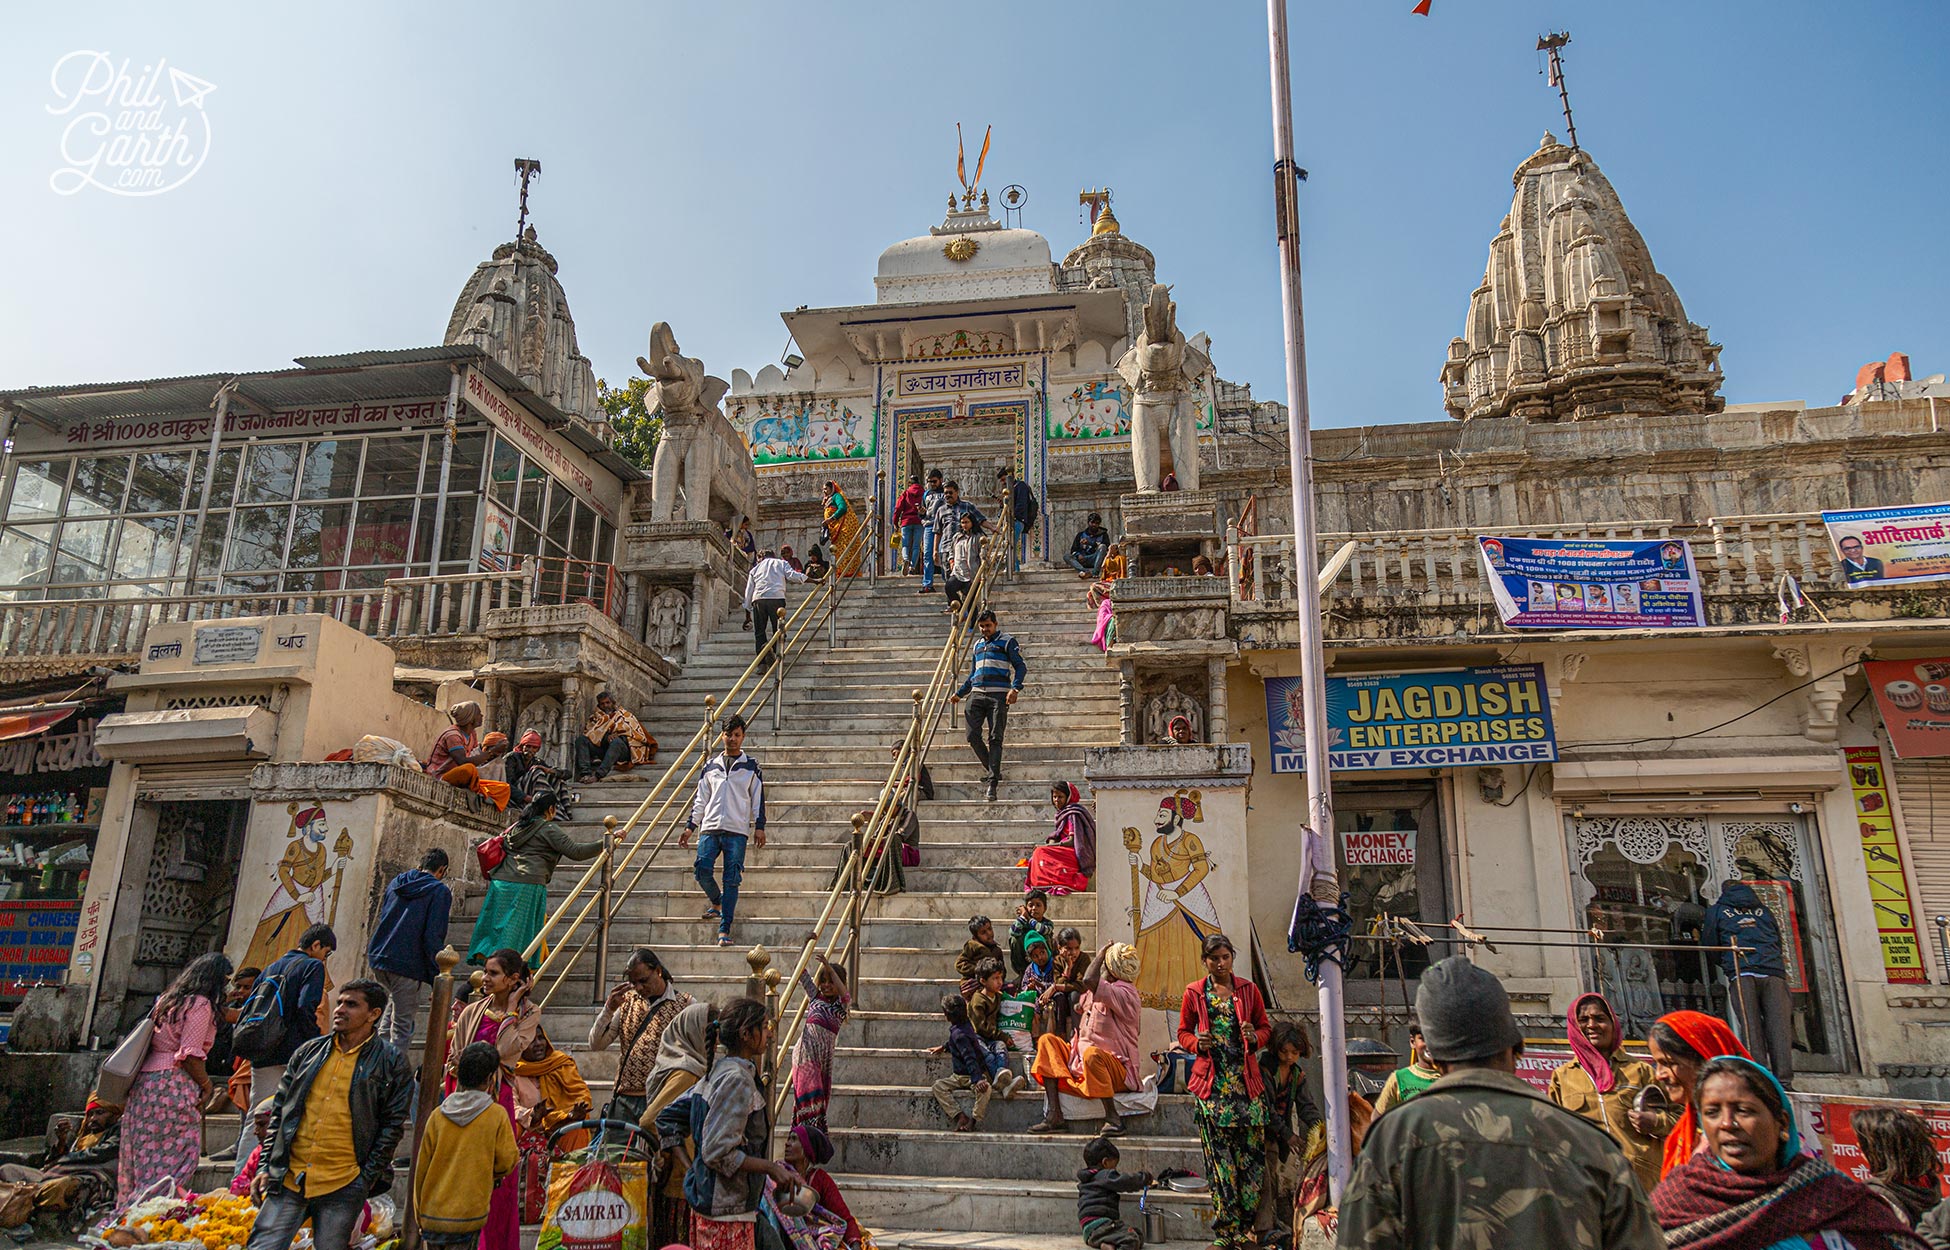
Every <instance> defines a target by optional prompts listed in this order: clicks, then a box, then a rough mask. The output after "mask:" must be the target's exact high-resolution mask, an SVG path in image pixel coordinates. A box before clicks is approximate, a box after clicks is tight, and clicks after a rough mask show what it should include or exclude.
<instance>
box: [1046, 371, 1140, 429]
mask: <svg viewBox="0 0 1950 1250" xmlns="http://www.w3.org/2000/svg"><path fill="white" fill-rule="evenodd" d="M1058 402H1059V404H1060V405H1061V413H1062V419H1061V420H1052V421H1051V422H1050V423H1049V436H1050V438H1052V439H1068V438H1115V437H1117V436H1119V435H1123V434H1129V433H1130V432H1131V410H1130V405H1129V400H1128V397H1127V396H1126V394H1125V391H1124V388H1122V387H1121V386H1119V385H1118V384H1117V381H1116V379H1114V378H1099V379H1098V380H1097V381H1095V382H1092V383H1090V384H1089V385H1087V386H1077V387H1072V388H1071V390H1070V393H1069V394H1068V395H1065V396H1064V397H1063V398H1062V399H1061V400H1059V401H1058Z"/></svg>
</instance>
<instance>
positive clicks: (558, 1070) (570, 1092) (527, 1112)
mask: <svg viewBox="0 0 1950 1250" xmlns="http://www.w3.org/2000/svg"><path fill="white" fill-rule="evenodd" d="M509 1071H510V1072H511V1073H512V1074H513V1075H514V1078H515V1080H514V1084H515V1137H516V1140H517V1141H518V1143H519V1144H520V1146H521V1152H522V1153H523V1154H528V1153H530V1152H531V1151H535V1150H546V1149H548V1138H549V1134H551V1133H553V1132H554V1131H555V1130H556V1129H558V1128H561V1127H562V1126H563V1125H564V1124H574V1123H575V1122H576V1121H578V1120H586V1119H588V1118H589V1112H590V1109H591V1108H592V1107H594V1106H595V1101H594V1098H593V1096H592V1095H591V1094H590V1093H589V1083H588V1082H587V1081H584V1080H583V1079H582V1070H581V1069H580V1068H577V1067H576V1061H575V1059H574V1057H573V1056H571V1055H570V1054H569V1053H568V1052H567V1051H562V1050H557V1049H556V1048H555V1044H554V1043H552V1042H550V1041H549V1040H548V1033H547V1031H546V1030H544V1029H541V1028H539V1027H538V1028H537V1029H536V1030H535V1040H534V1041H532V1042H530V1043H529V1044H528V1049H526V1050H524V1051H522V1052H521V1058H519V1059H517V1060H516V1061H515V1063H514V1066H513V1067H511V1068H510V1069H509ZM588 1144H589V1130H587V1129H579V1130H577V1131H575V1132H573V1133H564V1134H563V1135H562V1141H561V1149H562V1150H563V1151H564V1152H567V1151H570V1150H580V1149H582V1148H583V1147H584V1146H587V1145H588Z"/></svg>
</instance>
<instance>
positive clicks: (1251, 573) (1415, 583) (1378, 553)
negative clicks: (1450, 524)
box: [1226, 512, 1835, 607]
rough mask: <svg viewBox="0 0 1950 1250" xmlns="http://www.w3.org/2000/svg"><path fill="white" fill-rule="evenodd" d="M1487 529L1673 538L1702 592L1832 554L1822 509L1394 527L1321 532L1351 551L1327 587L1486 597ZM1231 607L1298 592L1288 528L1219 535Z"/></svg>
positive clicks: (1803, 576)
mask: <svg viewBox="0 0 1950 1250" xmlns="http://www.w3.org/2000/svg"><path fill="white" fill-rule="evenodd" d="M1484 534H1497V535H1503V536H1512V537H1539V538H1559V539H1639V540H1664V539H1668V538H1676V539H1681V540H1684V541H1686V542H1688V543H1690V544H1691V546H1692V551H1693V563H1694V565H1695V567H1696V568H1697V569H1698V570H1699V577H1700V589H1701V590H1702V591H1703V592H1704V593H1706V594H1722V595H1737V594H1748V595H1759V594H1773V593H1774V592H1775V590H1776V589H1777V588H1778V586H1779V585H1780V582H1781V578H1782V576H1783V575H1787V574H1791V575H1793V576H1794V578H1795V579H1796V580H1798V581H1799V582H1801V583H1803V584H1804V585H1806V586H1809V587H1811V588H1819V587H1822V586H1826V585H1828V584H1830V583H1831V582H1832V581H1833V579H1834V575H1835V558H1834V554H1833V552H1832V550H1831V549H1830V547H1829V544H1828V535H1827V531H1826V530H1825V529H1824V528H1823V526H1822V523H1821V516H1820V514H1819V513H1813V512H1809V513H1782V514H1778V515H1762V516H1730V517H1713V518H1710V519H1708V520H1706V521H1704V522H1699V523H1696V524H1693V523H1681V522H1675V521H1670V520H1652V521H1599V522H1591V523H1588V524H1582V525H1510V526H1498V527H1496V528H1495V529H1482V530H1471V529H1437V530H1400V531H1395V532H1391V533H1370V534H1322V535H1320V557H1321V561H1322V563H1323V565H1325V564H1326V562H1327V561H1328V560H1329V558H1330V557H1332V556H1333V555H1334V554H1335V553H1336V552H1337V551H1339V550H1340V549H1341V548H1343V547H1345V546H1348V545H1349V544H1352V547H1353V550H1352V551H1351V552H1350V553H1349V555H1348V558H1347V560H1346V562H1345V565H1344V566H1343V568H1342V570H1341V572H1340V574H1339V576H1338V577H1336V578H1335V579H1334V581H1333V584H1332V585H1331V586H1330V587H1328V588H1327V593H1328V594H1330V595H1333V596H1336V597H1341V598H1360V599H1370V598H1383V599H1386V598H1417V599H1427V600H1433V601H1435V602H1465V601H1466V602H1488V601H1489V597H1490V588H1489V584H1488V583H1487V582H1486V581H1485V580H1484V577H1483V562H1482V557H1481V556H1480V555H1479V554H1478V547H1477V539H1478V537H1479V536H1481V535H1484ZM1226 542H1227V547H1228V551H1229V553H1230V557H1231V559H1230V566H1231V568H1233V569H1234V570H1235V571H1236V575H1235V577H1234V578H1233V581H1232V596H1233V601H1234V603H1235V604H1241V605H1243V604H1253V605H1255V606H1268V607H1271V606H1273V605H1277V604H1291V603H1292V602H1293V601H1294V600H1295V599H1296V598H1297V592H1296V589H1295V584H1294V567H1295V561H1294V550H1293V535H1292V534H1258V535H1254V534H1242V533H1239V532H1237V531H1236V530H1235V531H1233V532H1232V533H1229V534H1228V535H1227V538H1226Z"/></svg>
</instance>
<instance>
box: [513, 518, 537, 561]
mask: <svg viewBox="0 0 1950 1250" xmlns="http://www.w3.org/2000/svg"><path fill="white" fill-rule="evenodd" d="M541 549H542V532H541V531H540V530H538V529H536V528H534V527H533V526H530V525H517V526H515V552H516V553H517V554H519V555H524V556H532V555H534V554H535V553H536V552H538V551H540V550H541Z"/></svg>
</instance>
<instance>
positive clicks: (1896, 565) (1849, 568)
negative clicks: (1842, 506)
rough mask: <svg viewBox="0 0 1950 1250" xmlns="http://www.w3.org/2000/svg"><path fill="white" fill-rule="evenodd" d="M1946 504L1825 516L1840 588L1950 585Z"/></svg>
mask: <svg viewBox="0 0 1950 1250" xmlns="http://www.w3.org/2000/svg"><path fill="white" fill-rule="evenodd" d="M1946 521H1950V503H1926V504H1903V505H1900V506H1898V507H1894V508H1850V509H1848V510H1846V511H1842V512H1824V513H1822V514H1821V523H1822V524H1823V525H1825V526H1827V527H1828V541H1829V542H1831V543H1833V544H1834V545H1835V560H1836V562H1837V564H1838V565H1839V568H1840V572H1841V575H1842V581H1843V583H1844V584H1846V585H1848V586H1850V587H1865V586H1882V585H1887V584H1889V583H1892V582H1941V581H1946V580H1950V527H1946V525H1945V522H1946Z"/></svg>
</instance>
